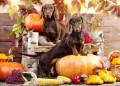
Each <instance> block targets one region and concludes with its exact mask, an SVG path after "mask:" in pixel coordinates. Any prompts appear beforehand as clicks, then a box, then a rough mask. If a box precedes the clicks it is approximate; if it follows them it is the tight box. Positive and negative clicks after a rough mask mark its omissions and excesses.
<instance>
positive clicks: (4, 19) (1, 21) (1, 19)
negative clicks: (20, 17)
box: [0, 13, 17, 26]
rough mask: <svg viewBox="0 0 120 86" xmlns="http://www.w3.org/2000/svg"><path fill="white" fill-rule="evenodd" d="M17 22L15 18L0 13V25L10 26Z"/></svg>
mask: <svg viewBox="0 0 120 86" xmlns="http://www.w3.org/2000/svg"><path fill="white" fill-rule="evenodd" d="M15 23H17V20H16V19H11V18H10V16H9V15H8V14H4V13H0V26H12V25H14V24H15Z"/></svg>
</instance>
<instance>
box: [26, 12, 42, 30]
mask: <svg viewBox="0 0 120 86" xmlns="http://www.w3.org/2000/svg"><path fill="white" fill-rule="evenodd" d="M43 21H44V19H43V18H42V19H39V15H38V14H36V13H31V14H29V15H28V16H26V17H25V25H26V27H27V28H28V29H34V31H36V32H42V25H43Z"/></svg>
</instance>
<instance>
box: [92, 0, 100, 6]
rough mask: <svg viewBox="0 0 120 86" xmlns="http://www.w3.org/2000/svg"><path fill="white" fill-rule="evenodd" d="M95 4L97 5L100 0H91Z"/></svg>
mask: <svg viewBox="0 0 120 86" xmlns="http://www.w3.org/2000/svg"><path fill="white" fill-rule="evenodd" d="M90 1H91V2H92V3H93V4H94V5H96V4H97V3H98V2H99V0H90Z"/></svg>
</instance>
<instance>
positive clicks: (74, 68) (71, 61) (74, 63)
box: [56, 54, 102, 78]
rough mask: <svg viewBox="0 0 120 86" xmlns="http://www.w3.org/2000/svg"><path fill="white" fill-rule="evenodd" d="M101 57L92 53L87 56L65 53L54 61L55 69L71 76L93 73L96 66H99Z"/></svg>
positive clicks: (66, 75)
mask: <svg viewBox="0 0 120 86" xmlns="http://www.w3.org/2000/svg"><path fill="white" fill-rule="evenodd" d="M101 66H102V65H101V58H100V57H98V56H95V55H92V54H88V55H87V56H81V55H78V56H75V55H67V56H65V57H62V58H60V59H59V60H58V61H57V63H56V71H57V73H58V74H59V75H61V76H65V77H68V78H72V76H74V75H79V76H81V75H82V74H84V73H86V74H87V75H94V74H96V72H95V71H94V70H95V69H96V68H101Z"/></svg>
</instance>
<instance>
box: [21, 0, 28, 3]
mask: <svg viewBox="0 0 120 86" xmlns="http://www.w3.org/2000/svg"><path fill="white" fill-rule="evenodd" d="M20 1H23V2H25V3H30V1H29V0H20Z"/></svg>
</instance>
